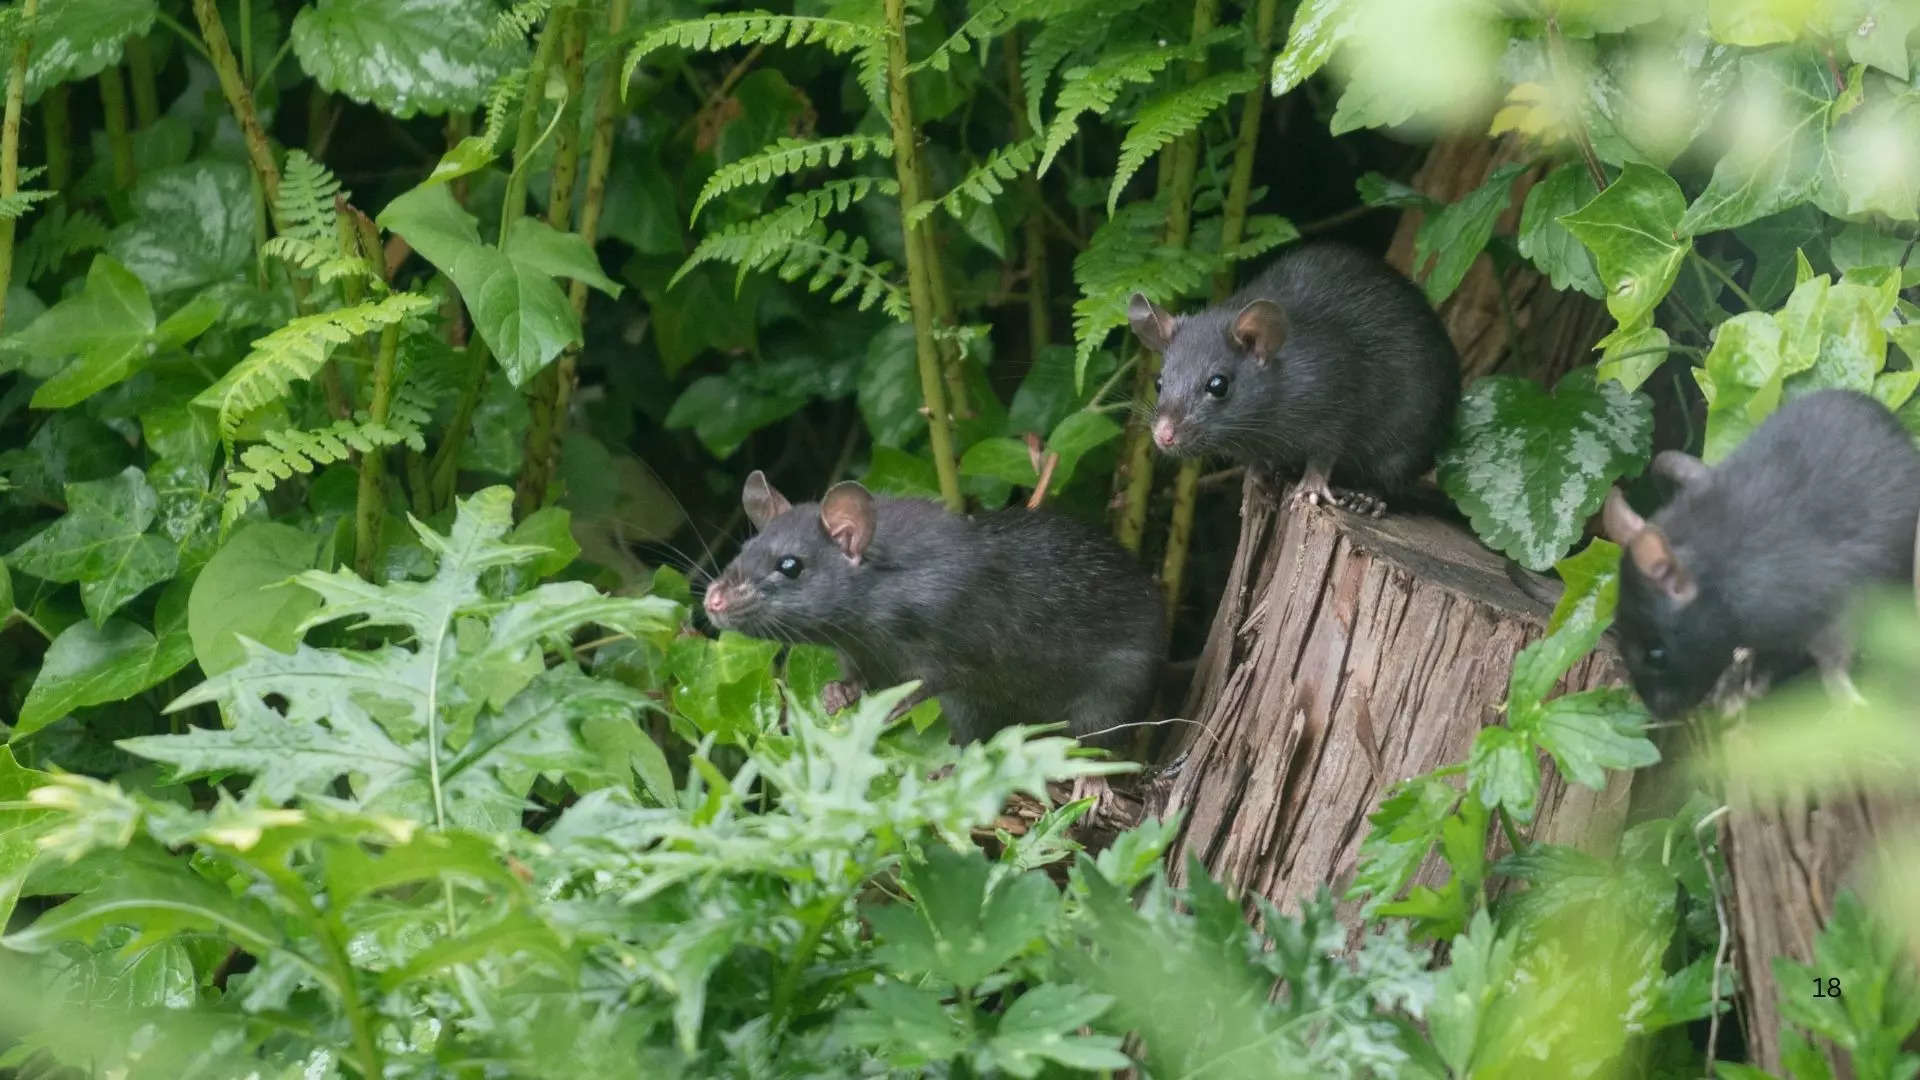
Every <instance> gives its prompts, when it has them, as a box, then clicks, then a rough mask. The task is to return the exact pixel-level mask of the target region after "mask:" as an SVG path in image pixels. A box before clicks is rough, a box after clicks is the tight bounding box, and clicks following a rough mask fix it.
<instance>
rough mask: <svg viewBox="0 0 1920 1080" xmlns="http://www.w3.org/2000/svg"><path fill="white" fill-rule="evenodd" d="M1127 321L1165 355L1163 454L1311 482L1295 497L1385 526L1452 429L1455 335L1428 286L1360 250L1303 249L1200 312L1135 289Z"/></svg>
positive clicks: (1158, 426) (1156, 434) (1160, 384)
mask: <svg viewBox="0 0 1920 1080" xmlns="http://www.w3.org/2000/svg"><path fill="white" fill-rule="evenodd" d="M1127 322H1128V324H1129V325H1130V326H1131V327H1132V328H1133V332H1134V335H1135V336H1137V337H1138V338H1139V339H1140V342H1141V344H1143V345H1145V346H1146V347H1147V348H1148V349H1150V350H1152V351H1154V352H1157V353H1160V354H1162V361H1161V370H1160V378H1159V379H1158V380H1157V382H1156V384H1155V385H1156V386H1157V388H1158V389H1159V391H1160V403H1159V407H1158V409H1157V411H1156V412H1155V414H1154V420H1153V428H1152V432H1153V442H1154V445H1155V446H1157V447H1158V448H1159V449H1160V450H1161V451H1163V452H1166V453H1169V454H1174V455H1178V456H1182V457H1188V456H1195V455H1220V456H1224V457H1228V458H1231V459H1233V460H1234V461H1236V462H1238V463H1240V464H1244V465H1247V466H1249V467H1250V468H1255V469H1264V470H1266V471H1267V472H1268V473H1273V474H1287V475H1292V474H1296V473H1298V474H1301V482H1300V486H1299V487H1298V488H1296V489H1295V491H1294V498H1295V499H1296V500H1302V501H1305V502H1308V503H1312V504H1315V505H1319V504H1322V503H1326V504H1330V505H1336V506H1340V507H1343V508H1345V509H1348V510H1351V511H1354V512H1357V513H1365V514H1371V515H1374V516H1376V517H1377V516H1379V515H1380V514H1382V513H1385V511H1386V500H1387V499H1389V498H1395V497H1396V496H1399V495H1401V494H1403V493H1405V492H1407V491H1408V489H1409V488H1410V486H1411V485H1412V483H1413V482H1414V481H1415V480H1416V479H1417V478H1418V477H1419V476H1420V475H1421V474H1422V473H1424V472H1426V471H1427V470H1428V469H1430V468H1432V467H1433V460H1434V455H1435V454H1437V453H1438V452H1439V450H1440V447H1441V445H1442V444H1443V443H1444V442H1445V441H1446V439H1447V436H1448V434H1449V433H1450V432H1451V430H1452V427H1453V414H1454V408H1455V406H1456V405H1457V404H1458V403H1459V400H1460V358H1459V355H1458V354H1457V353H1456V352H1455V351H1454V348H1453V342H1452V341H1451V340H1449V339H1448V337H1447V331H1446V328H1445V327H1443V326H1441V325H1440V319H1439V317H1438V316H1436V315H1435V314H1434V312H1433V308H1432V307H1430V306H1429V305H1428V304H1427V300H1426V296H1425V295H1424V294H1423V293H1422V292H1421V291H1420V289H1419V288H1418V287H1417V286H1415V285H1414V284H1413V283H1412V282H1411V281H1408V280H1407V279H1406V277H1404V276H1403V275H1401V274H1400V273H1399V272H1398V271H1396V270H1394V269H1393V268H1392V267H1390V266H1388V265H1387V264H1386V263H1385V262H1384V261H1382V260H1381V259H1379V258H1377V257H1375V256H1373V255H1370V254H1368V253H1366V252H1363V251H1360V250H1358V249H1355V248H1350V247H1346V246H1344V245H1340V244H1332V243H1315V244H1309V245H1307V246H1304V247H1301V248H1297V249H1295V250H1293V251H1290V252H1288V253H1286V254H1284V255H1281V256H1280V257H1279V258H1278V259H1275V260H1274V261H1273V262H1272V263H1271V264H1270V265H1268V266H1267V268H1266V269H1265V270H1263V271H1261V273H1260V274H1259V275H1258V276H1257V277H1255V278H1254V279H1253V280H1252V281H1250V282H1248V283H1247V285H1246V287H1244V288H1242V289H1241V290H1240V291H1239V292H1237V293H1234V294H1233V296H1231V297H1229V298H1228V299H1227V300H1226V301H1225V302H1223V303H1220V304H1216V305H1214V306H1213V307H1210V308H1207V309H1205V310H1204V311H1199V312H1196V313H1194V314H1191V315H1173V314H1170V313H1168V312H1167V311H1166V310H1165V309H1163V308H1161V307H1160V306H1159V305H1157V304H1155V303H1153V302H1152V301H1150V300H1148V299H1147V297H1146V296H1145V295H1144V294H1142V293H1134V294H1133V296H1132V298H1131V300H1130V301H1129V303H1128V307H1127ZM1256 475H1259V474H1258V473H1256ZM1261 479H1262V482H1263V483H1264V482H1266V478H1265V477H1262V478H1261ZM1335 485H1338V486H1335Z"/></svg>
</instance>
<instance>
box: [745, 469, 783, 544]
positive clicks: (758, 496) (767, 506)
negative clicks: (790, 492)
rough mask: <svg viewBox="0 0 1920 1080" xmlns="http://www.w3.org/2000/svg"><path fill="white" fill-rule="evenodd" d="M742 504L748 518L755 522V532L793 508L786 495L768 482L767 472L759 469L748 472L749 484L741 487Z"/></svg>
mask: <svg viewBox="0 0 1920 1080" xmlns="http://www.w3.org/2000/svg"><path fill="white" fill-rule="evenodd" d="M740 505H741V506H742V507H743V508H744V509H745V510H746V511H747V520H748V521H751V522H753V528H754V531H755V532H758V531H760V530H761V529H764V528H766V527H767V522H769V521H772V520H773V519H774V518H777V517H779V516H780V515H781V514H784V513H786V512H787V511H788V510H790V509H792V508H793V504H792V503H790V502H788V501H787V497H786V496H785V495H782V494H780V493H779V492H777V491H775V490H773V485H772V484H769V483H767V474H766V473H763V472H761V471H760V470H759V469H755V470H753V471H752V472H750V473H748V474H747V486H746V487H744V488H741V489H740Z"/></svg>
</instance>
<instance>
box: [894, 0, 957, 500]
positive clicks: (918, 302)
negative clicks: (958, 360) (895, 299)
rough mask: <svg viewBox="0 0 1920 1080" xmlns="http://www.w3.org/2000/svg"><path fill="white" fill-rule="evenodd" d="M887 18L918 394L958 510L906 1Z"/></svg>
mask: <svg viewBox="0 0 1920 1080" xmlns="http://www.w3.org/2000/svg"><path fill="white" fill-rule="evenodd" d="M884 4H885V11H886V20H887V118H888V120H889V121H890V126H891V128H892V134H893V166H894V172H895V173H897V174H898V176H899V179H900V228H901V230H902V231H903V232H904V233H905V234H906V235H905V238H904V239H905V241H906V243H905V247H906V256H907V298H908V302H909V303H910V304H911V305H912V308H913V342H914V353H915V357H916V360H917V361H918V364H919V368H920V393H921V396H922V397H923V398H925V400H926V406H927V434H928V440H929V441H930V442H931V443H932V444H933V468H934V471H935V473H936V474H937V475H938V476H939V478H940V497H941V499H942V501H944V502H945V503H946V504H947V509H949V510H952V511H954V512H955V513H958V512H960V511H961V510H962V509H964V508H965V505H966V504H965V503H964V502H963V501H962V500H961V498H960V470H959V467H958V465H957V464H956V463H955V461H954V457H953V430H952V428H951V427H949V418H948V415H947V395H946V389H945V387H944V386H943V385H942V382H941V370H940V367H941V365H940V354H939V350H938V349H937V348H936V347H935V344H934V340H933V305H934V298H933V284H932V279H931V276H930V275H929V273H928V270H927V249H926V245H925V244H923V243H922V242H921V241H920V240H919V239H918V235H917V234H918V233H920V232H921V231H922V230H923V229H924V228H925V227H926V222H924V221H922V222H921V223H920V224H918V225H909V224H907V222H909V221H911V220H912V219H913V210H914V208H915V207H917V206H919V205H920V203H921V201H922V200H923V199H924V198H925V195H924V194H923V184H922V180H921V175H920V146H919V137H920V133H919V131H918V130H917V129H916V128H915V127H914V126H913V99H912V98H911V97H910V96H909V95H908V92H907V22H906V20H907V5H906V0H884Z"/></svg>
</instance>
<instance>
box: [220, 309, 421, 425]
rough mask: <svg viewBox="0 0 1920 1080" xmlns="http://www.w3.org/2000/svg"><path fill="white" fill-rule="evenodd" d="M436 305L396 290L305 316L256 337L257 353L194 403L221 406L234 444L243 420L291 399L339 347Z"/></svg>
mask: <svg viewBox="0 0 1920 1080" xmlns="http://www.w3.org/2000/svg"><path fill="white" fill-rule="evenodd" d="M433 307H434V302H433V300H431V299H430V298H428V297H425V296H422V295H420V294H419V293H395V294H394V295H392V296H389V297H386V298H385V299H382V300H379V301H377V302H372V303H365V304H356V305H354V306H353V307H347V308H339V309H337V310H334V311H323V312H320V313H318V314H315V315H303V316H301V317H299V318H297V319H294V320H293V321H292V322H290V323H288V324H286V325H285V326H282V327H281V328H280V329H278V330H275V331H273V332H272V333H270V334H268V335H266V336H265V337H262V338H260V339H259V340H257V341H255V342H254V343H253V349H252V351H250V352H248V353H247V355H246V356H245V357H244V358H243V359H242V360H241V361H240V362H239V363H238V364H235V365H234V366H233V369H232V370H231V371H228V372H227V373H226V374H225V375H223V376H221V377H220V380H219V381H218V382H216V383H214V384H213V385H212V386H209V387H207V388H206V389H205V390H203V391H201V392H200V395H199V396H198V397H196V398H194V399H193V400H194V404H196V405H201V406H204V407H207V408H212V409H216V410H218V412H219V417H220V423H219V426H220V437H221V439H222V440H224V441H225V442H226V443H227V444H228V445H229V446H231V445H232V442H233V433H234V429H235V428H237V427H238V426H239V424H240V421H241V420H243V419H245V418H246V417H247V415H248V414H250V413H252V412H254V411H256V410H258V409H260V408H261V407H262V406H265V405H267V404H268V403H270V402H273V401H278V400H279V399H280V398H283V397H285V396H286V395H287V393H288V392H289V391H291V390H292V388H293V383H294V381H295V380H302V379H311V378H313V376H314V373H315V372H318V371H319V370H320V366H321V365H322V364H325V363H326V362H327V357H328V356H329V355H330V354H331V353H332V352H333V350H334V347H335V346H337V345H339V344H341V343H342V342H345V341H350V340H352V339H353V338H354V337H356V336H357V335H360V334H366V333H371V332H373V331H375V330H380V329H383V328H385V327H388V326H392V325H394V324H396V323H399V322H401V321H403V320H405V319H407V318H409V317H411V316H414V315H419V314H423V313H425V312H427V311H431V310H432V309H433Z"/></svg>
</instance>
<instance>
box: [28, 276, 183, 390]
mask: <svg viewBox="0 0 1920 1080" xmlns="http://www.w3.org/2000/svg"><path fill="white" fill-rule="evenodd" d="M155 325H156V323H155V320H154V314H153V303H152V302H151V301H150V300H148V299H147V290H146V289H145V288H144V287H143V286H142V285H141V284H140V279H139V278H136V277H134V276H133V274H132V273H130V272H129V271H128V270H127V268H126V267H124V266H122V265H120V264H119V263H118V262H116V261H115V260H114V259H113V257H112V256H110V255H96V256H94V258H93V265H92V266H91V267H89V268H88V269H87V281H86V285H85V286H83V287H82V288H81V290H80V291H79V292H78V293H76V294H75V295H73V296H69V297H67V298H66V299H65V300H62V301H60V302H59V303H57V304H55V305H53V306H52V307H50V308H48V309H47V310H46V311H44V312H42V313H41V315H40V317H39V318H37V319H35V320H33V321H32V322H31V323H28V324H27V328H26V329H25V330H22V331H21V332H19V333H18V334H15V335H14V336H13V337H12V339H11V344H14V345H17V346H19V347H20V348H23V349H25V350H27V352H28V353H29V354H31V356H32V358H33V359H32V361H30V362H29V364H28V371H29V372H31V373H35V374H40V375H44V376H48V378H47V381H46V382H44V383H41V384H40V386H39V387H38V388H37V389H36V390H34V392H33V402H32V404H33V407H34V408H36V409H64V408H68V407H69V406H73V405H77V404H79V403H80V402H82V401H85V400H86V399H87V398H89V397H92V396H93V395H94V394H97V393H99V392H100V391H102V390H105V389H106V388H107V387H109V386H112V385H114V384H115V383H117V382H120V381H121V380H122V379H125V378H127V377H128V376H130V375H132V374H133V373H134V372H135V371H137V370H139V368H140V365H141V364H142V362H144V361H145V360H146V358H147V355H148V352H149V345H148V343H149V341H150V339H151V338H152V335H153V330H154V326H155Z"/></svg>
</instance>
